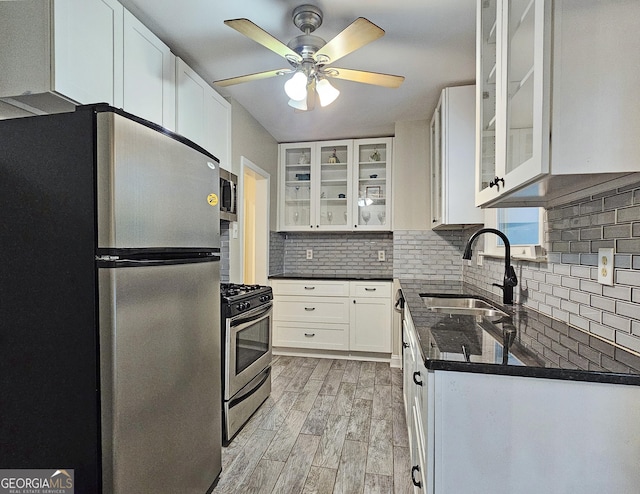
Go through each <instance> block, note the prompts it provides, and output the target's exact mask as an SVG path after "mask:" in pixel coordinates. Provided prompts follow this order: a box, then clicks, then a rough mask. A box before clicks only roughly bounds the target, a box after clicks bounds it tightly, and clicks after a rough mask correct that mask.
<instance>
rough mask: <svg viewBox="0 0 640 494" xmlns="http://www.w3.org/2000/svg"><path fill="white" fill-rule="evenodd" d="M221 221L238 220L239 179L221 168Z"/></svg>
mask: <svg viewBox="0 0 640 494" xmlns="http://www.w3.org/2000/svg"><path fill="white" fill-rule="evenodd" d="M220 219H221V220H227V221H237V220H238V177H237V176H235V175H234V174H233V173H231V172H228V171H227V170H223V169H222V168H220Z"/></svg>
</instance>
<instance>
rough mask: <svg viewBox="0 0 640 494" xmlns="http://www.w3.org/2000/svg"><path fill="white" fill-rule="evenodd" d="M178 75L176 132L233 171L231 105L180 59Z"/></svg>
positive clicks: (177, 62) (178, 61)
mask: <svg viewBox="0 0 640 494" xmlns="http://www.w3.org/2000/svg"><path fill="white" fill-rule="evenodd" d="M176 73H177V76H176V131H177V132H178V133H180V134H182V135H183V136H185V137H187V138H188V139H191V140H192V141H193V142H195V143H196V144H199V145H200V146H202V147H203V148H205V149H206V150H207V151H209V152H210V153H211V154H213V155H214V156H215V157H216V158H218V159H219V160H220V166H221V167H222V168H225V169H227V170H231V105H230V104H229V102H228V101H226V100H225V99H224V98H223V97H222V96H220V95H219V94H218V93H217V92H216V91H214V89H213V88H212V87H211V86H209V84H207V82H206V81H205V80H204V79H203V78H202V77H200V76H199V75H198V74H197V73H196V71H195V70H193V69H192V68H191V67H189V66H188V65H187V64H186V63H185V62H184V61H183V60H182V59H180V58H177V59H176Z"/></svg>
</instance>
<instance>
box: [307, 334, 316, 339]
mask: <svg viewBox="0 0 640 494" xmlns="http://www.w3.org/2000/svg"><path fill="white" fill-rule="evenodd" d="M304 335H305V336H306V337H307V338H312V337H314V336H315V335H316V334H315V333H305V334H304Z"/></svg>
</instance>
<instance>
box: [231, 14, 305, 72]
mask: <svg viewBox="0 0 640 494" xmlns="http://www.w3.org/2000/svg"><path fill="white" fill-rule="evenodd" d="M224 23H225V24H226V25H227V26H229V27H231V28H233V29H235V30H236V31H238V32H239V33H240V34H244V35H245V36H246V37H247V38H251V39H252V40H253V41H255V42H256V43H260V44H261V45H262V46H264V47H265V48H268V49H269V50H271V51H273V52H275V53H277V54H278V55H280V56H282V57H284V58H286V59H293V60H295V61H298V62H301V61H302V58H301V57H300V55H298V54H297V53H296V52H295V51H293V50H292V49H291V48H289V47H288V46H287V45H285V44H284V43H283V42H282V41H280V40H278V39H276V38H274V37H273V36H271V35H270V34H269V33H268V32H266V31H265V30H264V29H262V28H261V27H259V26H257V25H256V24H254V23H253V22H251V21H250V20H249V19H229V20H226V21H224Z"/></svg>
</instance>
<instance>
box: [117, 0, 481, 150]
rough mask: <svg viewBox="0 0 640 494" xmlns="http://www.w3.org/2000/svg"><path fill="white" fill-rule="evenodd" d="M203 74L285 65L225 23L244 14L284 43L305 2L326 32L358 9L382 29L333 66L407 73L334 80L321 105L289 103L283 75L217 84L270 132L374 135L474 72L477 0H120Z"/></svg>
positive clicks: (419, 111)
mask: <svg viewBox="0 0 640 494" xmlns="http://www.w3.org/2000/svg"><path fill="white" fill-rule="evenodd" d="M121 3H122V4H123V5H124V6H125V7H126V8H127V9H129V10H130V11H131V12H132V13H133V14H134V15H135V16H136V17H138V18H139V19H140V20H141V21H142V22H143V23H144V24H146V25H147V26H148V27H149V28H150V29H151V30H152V31H154V32H155V33H156V34H157V35H158V36H159V37H160V38H161V39H162V40H163V41H164V42H165V43H166V44H167V45H169V46H170V47H171V50H172V51H173V52H174V53H175V54H176V55H177V56H179V57H181V58H182V59H184V60H185V61H186V62H187V64H189V65H190V66H191V67H192V68H194V69H195V70H196V71H197V72H198V73H199V74H200V75H201V76H202V77H204V78H205V79H206V80H207V81H209V82H213V81H214V80H218V79H226V78H229V77H235V76H239V75H245V74H250V73H253V72H262V71H266V70H273V69H279V68H288V67H289V64H288V63H287V62H286V60H284V59H283V58H282V57H280V56H279V55H277V54H275V53H273V52H271V51H269V50H268V49H266V48H264V47H263V46H261V45H259V44H257V43H256V42H254V41H252V40H250V39H248V38H246V37H244V36H243V35H241V34H240V33H238V32H236V31H235V30H233V29H231V28H229V27H227V26H225V25H224V24H223V21H224V20H225V19H236V18H242V17H246V18H247V19H250V20H251V21H253V22H254V23H256V24H257V25H258V26H260V27H261V28H263V29H264V30H265V31H267V32H269V33H270V34H271V35H273V36H274V37H276V38H278V39H279V40H280V41H282V42H284V43H285V44H286V43H287V42H288V41H289V40H290V39H291V38H294V37H295V36H298V35H299V34H301V32H300V30H299V29H298V28H296V27H295V26H294V25H293V23H292V21H291V12H292V11H293V9H294V8H295V7H296V6H298V5H300V4H303V3H311V4H314V5H316V6H318V7H319V8H320V9H321V10H322V11H323V14H324V19H323V23H322V25H321V26H320V27H319V28H318V29H317V31H316V32H315V33H314V34H315V35H317V36H320V37H321V38H323V39H324V40H325V41H329V40H330V39H331V38H333V37H334V36H335V35H337V34H338V33H339V32H340V31H342V30H343V29H344V28H345V27H347V26H348V25H349V24H350V23H351V22H352V21H354V20H355V19H356V18H358V17H365V18H367V19H369V20H370V21H371V22H373V23H374V24H377V25H378V26H380V27H381V28H382V29H384V30H385V32H386V34H385V36H383V37H382V38H380V39H378V40H376V41H374V42H372V43H370V44H368V45H366V46H364V47H362V48H360V49H359V50H357V51H355V52H353V53H351V54H349V55H347V56H345V57H344V58H342V59H341V60H340V61H339V62H337V63H336V65H337V66H340V67H343V68H350V69H360V70H367V71H373V72H383V73H387V74H397V75H403V76H405V78H406V79H405V81H404V83H403V84H402V85H401V86H400V87H399V88H398V89H389V88H383V87H378V86H372V85H368V84H359V83H355V82H350V81H343V80H336V79H334V80H332V84H333V85H334V86H335V87H337V88H338V89H339V90H340V92H341V94H340V97H339V98H338V99H337V100H336V101H335V102H334V103H333V104H331V105H330V106H328V107H326V108H321V107H319V106H318V107H316V109H315V110H313V111H311V112H295V111H294V110H293V108H291V107H289V106H288V105H287V102H288V98H287V96H286V95H285V93H284V89H283V85H284V82H285V81H286V79H285V78H284V77H275V78H272V79H264V80H259V81H253V82H247V83H244V84H239V85H235V86H229V87H227V88H216V90H217V91H218V92H219V93H221V94H222V95H223V96H230V97H231V98H233V99H235V100H236V101H237V102H238V103H240V104H241V105H242V106H243V107H244V108H245V109H246V110H247V111H248V112H249V113H251V115H253V116H254V118H255V119H256V120H257V121H258V122H260V124H262V126H263V127H264V128H265V129H266V130H267V131H268V132H269V133H270V134H271V135H272V136H273V137H274V138H275V139H276V140H277V141H278V142H296V141H306V140H324V139H339V138H351V137H376V136H387V135H393V134H394V123H395V122H397V121H405V120H423V119H428V118H430V116H431V113H432V112H433V109H434V107H435V105H436V103H437V99H438V96H439V94H440V90H441V89H442V88H443V87H446V86H455V85H461V84H469V83H470V84H473V83H474V81H475V6H476V0H311V1H305V0H234V1H224V0H181V1H176V0H121Z"/></svg>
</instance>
